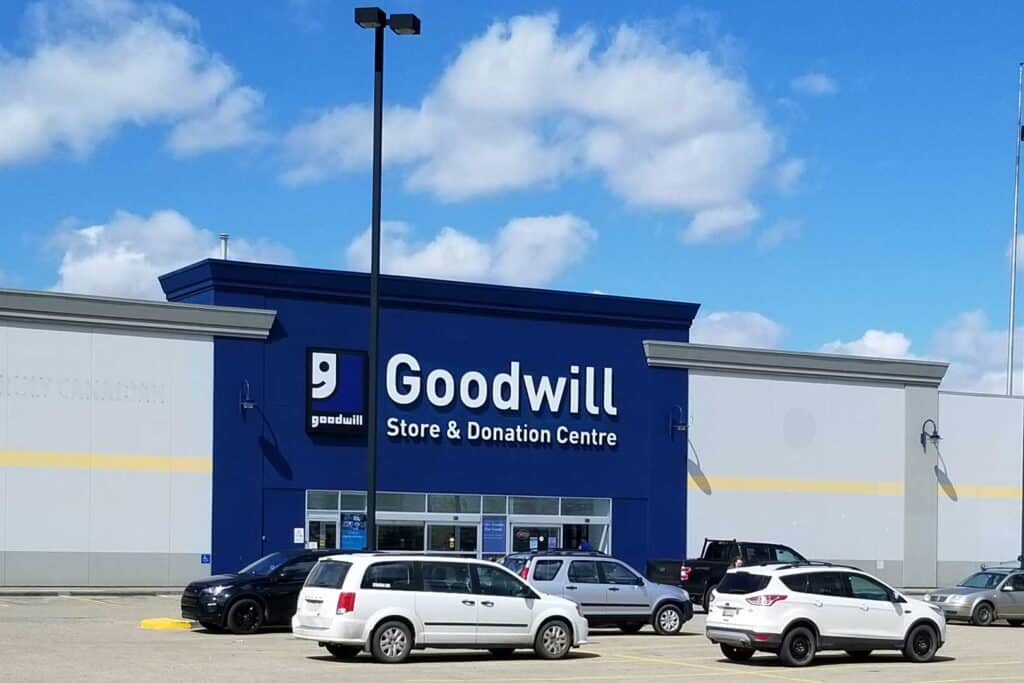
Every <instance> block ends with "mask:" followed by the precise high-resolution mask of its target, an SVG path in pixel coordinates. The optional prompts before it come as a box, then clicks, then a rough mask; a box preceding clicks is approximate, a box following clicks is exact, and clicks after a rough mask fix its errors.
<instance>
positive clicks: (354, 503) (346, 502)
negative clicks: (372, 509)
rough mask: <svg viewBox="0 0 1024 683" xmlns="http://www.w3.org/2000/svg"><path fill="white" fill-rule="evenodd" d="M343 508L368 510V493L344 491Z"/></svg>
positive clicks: (342, 494) (342, 497) (359, 510)
mask: <svg viewBox="0 0 1024 683" xmlns="http://www.w3.org/2000/svg"><path fill="white" fill-rule="evenodd" d="M341 509H342V510H354V511H356V512H363V511H364V510H366V494H365V493H353V492H351V491H342V492H341Z"/></svg>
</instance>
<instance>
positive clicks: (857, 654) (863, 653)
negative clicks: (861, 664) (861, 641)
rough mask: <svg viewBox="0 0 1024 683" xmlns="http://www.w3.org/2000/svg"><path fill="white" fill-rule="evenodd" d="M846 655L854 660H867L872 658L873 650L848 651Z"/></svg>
mask: <svg viewBox="0 0 1024 683" xmlns="http://www.w3.org/2000/svg"><path fill="white" fill-rule="evenodd" d="M846 654H848V655H850V656H851V657H853V658H854V659H867V658H868V657H870V656H871V650H847V651H846Z"/></svg>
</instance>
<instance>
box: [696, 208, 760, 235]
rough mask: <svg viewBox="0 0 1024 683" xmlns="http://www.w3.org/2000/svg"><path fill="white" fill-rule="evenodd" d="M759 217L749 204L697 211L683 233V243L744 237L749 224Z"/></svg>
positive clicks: (755, 209) (748, 230)
mask: <svg viewBox="0 0 1024 683" xmlns="http://www.w3.org/2000/svg"><path fill="white" fill-rule="evenodd" d="M760 215H761V212H760V211H758V210H757V207H756V206H754V205H753V204H750V203H749V202H743V203H740V204H733V205H725V206H716V207H715V208H713V209H704V210H702V211H698V212H697V213H696V215H694V217H693V220H691V221H690V224H689V225H688V226H687V227H686V230H684V231H683V241H684V242H686V243H688V244H699V243H701V242H712V241H718V240H723V239H738V238H742V237H745V236H746V235H747V233H749V232H750V225H751V223H753V222H754V221H756V220H757V219H758V217H759V216H760Z"/></svg>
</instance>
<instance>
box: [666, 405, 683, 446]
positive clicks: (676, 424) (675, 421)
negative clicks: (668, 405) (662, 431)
mask: <svg viewBox="0 0 1024 683" xmlns="http://www.w3.org/2000/svg"><path fill="white" fill-rule="evenodd" d="M685 431H686V413H684V412H683V407H682V406H672V411H671V412H670V413H669V414H668V435H669V437H670V438H672V439H674V438H676V432H685Z"/></svg>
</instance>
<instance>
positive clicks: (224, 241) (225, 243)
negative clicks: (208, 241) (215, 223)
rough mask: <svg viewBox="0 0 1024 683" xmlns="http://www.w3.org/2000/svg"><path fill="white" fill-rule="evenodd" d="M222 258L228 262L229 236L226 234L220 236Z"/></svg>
mask: <svg viewBox="0 0 1024 683" xmlns="http://www.w3.org/2000/svg"><path fill="white" fill-rule="evenodd" d="M220 257H221V259H223V260H225V261H227V260H228V234H227V233H226V232H222V233H221V234H220Z"/></svg>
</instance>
